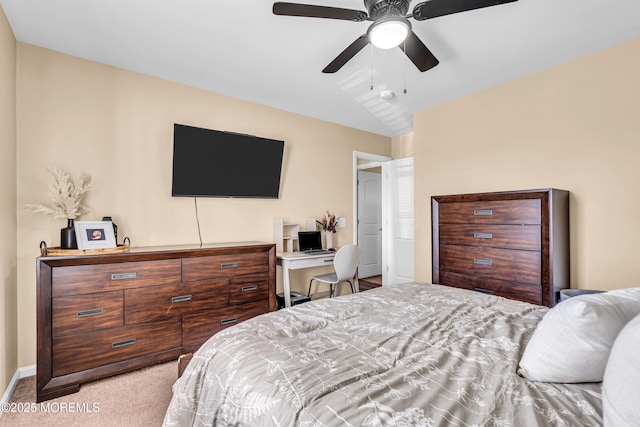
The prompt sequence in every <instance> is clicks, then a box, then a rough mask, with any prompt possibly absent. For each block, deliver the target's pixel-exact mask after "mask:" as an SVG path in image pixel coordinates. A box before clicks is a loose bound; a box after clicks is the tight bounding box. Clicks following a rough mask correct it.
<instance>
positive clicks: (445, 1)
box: [413, 0, 517, 21]
mask: <svg viewBox="0 0 640 427" xmlns="http://www.w3.org/2000/svg"><path fill="white" fill-rule="evenodd" d="M514 1H517V0H428V1H425V2H422V3H419V4H417V5H416V7H414V8H413V17H414V18H415V20H416V21H424V20H425V19H430V18H437V17H438V16H444V15H450V14H452V13H459V12H466V11H468V10H475V9H481V8H483V7H489V6H498V5H500V4H504V3H511V2H514Z"/></svg>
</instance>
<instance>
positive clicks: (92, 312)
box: [76, 308, 104, 317]
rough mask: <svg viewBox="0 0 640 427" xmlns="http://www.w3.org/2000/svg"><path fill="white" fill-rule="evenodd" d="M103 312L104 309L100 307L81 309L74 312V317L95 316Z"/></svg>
mask: <svg viewBox="0 0 640 427" xmlns="http://www.w3.org/2000/svg"><path fill="white" fill-rule="evenodd" d="M102 313H104V309H102V308H94V309H91V310H83V311H79V312H77V313H76V317H89V316H97V315H98V314H102Z"/></svg>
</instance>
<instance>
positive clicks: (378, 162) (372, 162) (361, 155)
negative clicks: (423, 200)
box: [353, 151, 392, 270]
mask: <svg viewBox="0 0 640 427" xmlns="http://www.w3.org/2000/svg"><path fill="white" fill-rule="evenodd" d="M359 160H366V161H367V163H363V164H360V165H359V164H358V161H359ZM389 160H392V158H391V157H387V156H381V155H379V154H372V153H365V152H362V151H354V152H353V223H354V224H353V242H354V243H355V244H359V242H358V228H359V227H360V224H358V171H359V170H366V169H372V168H377V167H380V166H382V164H383V163H385V162H388V161H389ZM381 190H382V195H381V197H382V199H384V197H386V188H385V187H384V185H383V186H382V189H381ZM382 233H383V235H384V233H385V230H384V225H383V228H382ZM383 251H384V249H383ZM382 268H383V270H384V269H385V268H386V266H385V265H384V263H383V265H382Z"/></svg>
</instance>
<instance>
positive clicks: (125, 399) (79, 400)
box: [0, 361, 178, 427]
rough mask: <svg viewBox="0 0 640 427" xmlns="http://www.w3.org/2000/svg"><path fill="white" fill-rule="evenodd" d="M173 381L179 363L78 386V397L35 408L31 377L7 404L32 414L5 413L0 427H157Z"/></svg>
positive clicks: (21, 384) (43, 404)
mask: <svg viewBox="0 0 640 427" xmlns="http://www.w3.org/2000/svg"><path fill="white" fill-rule="evenodd" d="M177 379H178V362H177V361H174V362H168V363H163V364H160V365H155V366H151V367H149V368H145V369H141V370H138V371H134V372H130V373H127V374H122V375H118V376H115V377H111V378H105V379H103V380H99V381H95V382H92V383H87V384H83V385H81V386H80V391H79V392H78V393H74V394H69V395H67V396H63V397H59V398H57V399H51V400H48V401H46V402H42V403H35V401H36V392H35V387H36V380H35V376H33V377H27V378H23V379H21V380H20V381H19V382H18V385H17V386H16V389H15V390H14V392H13V395H12V396H11V400H10V403H15V405H12V406H13V409H23V410H24V409H32V408H35V409H36V412H20V413H18V412H5V413H3V414H2V416H1V417H0V426H3V427H4V426H12V427H13V426H30V427H35V426H47V427H54V426H78V427H79V426H87V427H91V426H100V427H101V426H119V427H120V426H132V427H136V426H145V427H147V426H160V425H161V424H162V420H163V419H164V413H165V411H166V409H167V406H169V401H170V400H171V394H172V393H171V386H172V385H173V383H174V382H175V381H176V380H177ZM25 406H26V407H27V408H25ZM74 411H75V412H74Z"/></svg>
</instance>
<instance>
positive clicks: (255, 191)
mask: <svg viewBox="0 0 640 427" xmlns="http://www.w3.org/2000/svg"><path fill="white" fill-rule="evenodd" d="M283 151H284V141H278V140H274V139H267V138H260V137H257V136H251V135H243V134H237V133H233V132H222V131H216V130H210V129H202V128H198V127H193V126H187V125H181V124H177V123H176V124H174V126H173V181H172V188H171V195H172V196H174V197H255V198H264V199H277V198H278V196H279V193H280V173H281V169H282V155H283Z"/></svg>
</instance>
